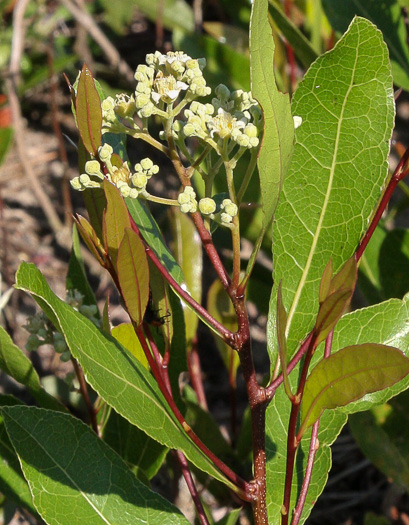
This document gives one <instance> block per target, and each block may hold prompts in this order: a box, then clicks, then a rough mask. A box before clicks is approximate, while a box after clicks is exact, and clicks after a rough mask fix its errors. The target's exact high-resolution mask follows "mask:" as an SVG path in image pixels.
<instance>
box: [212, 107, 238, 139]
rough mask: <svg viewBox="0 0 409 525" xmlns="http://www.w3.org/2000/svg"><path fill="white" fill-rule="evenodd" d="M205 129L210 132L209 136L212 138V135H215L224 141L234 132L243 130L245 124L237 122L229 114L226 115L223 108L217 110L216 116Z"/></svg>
mask: <svg viewBox="0 0 409 525" xmlns="http://www.w3.org/2000/svg"><path fill="white" fill-rule="evenodd" d="M207 127H208V128H209V130H210V136H211V137H212V138H213V136H214V134H215V133H217V134H218V135H219V137H220V138H221V139H225V138H228V137H230V136H231V134H232V132H233V131H234V130H241V129H244V127H245V123H244V122H242V121H241V120H237V118H235V117H233V115H232V114H231V113H228V112H227V111H225V110H224V109H223V108H219V110H218V112H217V115H216V116H215V117H213V118H212V119H211V120H209V122H208V123H207Z"/></svg>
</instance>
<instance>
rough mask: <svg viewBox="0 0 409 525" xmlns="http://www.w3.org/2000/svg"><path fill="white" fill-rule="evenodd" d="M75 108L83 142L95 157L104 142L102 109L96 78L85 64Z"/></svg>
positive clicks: (79, 82)
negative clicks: (102, 137)
mask: <svg viewBox="0 0 409 525" xmlns="http://www.w3.org/2000/svg"><path fill="white" fill-rule="evenodd" d="M75 109H76V116H77V125H78V131H79V133H80V135H81V139H82V142H83V144H84V146H85V148H86V150H87V151H88V153H91V154H92V155H94V157H95V156H97V154H98V148H99V146H101V144H102V139H101V136H102V135H101V128H102V109H101V101H100V98H99V95H98V91H97V89H96V87H95V83H94V78H93V76H92V74H91V71H90V70H89V69H88V67H87V66H86V65H85V64H84V65H83V66H82V70H81V73H80V76H79V80H78V88H77V95H76V98H75Z"/></svg>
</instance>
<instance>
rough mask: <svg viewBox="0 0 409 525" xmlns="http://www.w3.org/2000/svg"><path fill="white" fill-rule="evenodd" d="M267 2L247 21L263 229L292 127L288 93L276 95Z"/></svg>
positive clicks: (290, 143) (286, 164) (290, 147)
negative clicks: (259, 122) (259, 123)
mask: <svg viewBox="0 0 409 525" xmlns="http://www.w3.org/2000/svg"><path fill="white" fill-rule="evenodd" d="M267 15H268V0H258V1H255V2H253V9H252V14H251V21H250V71H251V91H252V94H253V96H254V97H255V98H256V99H257V101H258V102H259V103H260V105H261V107H262V109H263V114H264V135H263V141H262V146H261V150H260V153H259V158H258V171H259V176H260V187H261V196H262V201H263V228H266V227H267V226H268V224H269V223H270V221H271V219H272V217H273V213H274V210H275V208H276V205H277V201H278V197H279V194H280V191H281V186H282V182H283V179H284V176H285V175H286V173H287V170H288V168H289V165H290V162H291V156H292V153H293V141H294V124H293V119H292V116H291V107H290V99H289V96H288V94H283V93H280V92H279V91H278V89H277V86H276V83H275V76H274V71H273V60H274V48H275V46H274V40H273V35H272V31H271V27H270V24H269V22H268V17H267Z"/></svg>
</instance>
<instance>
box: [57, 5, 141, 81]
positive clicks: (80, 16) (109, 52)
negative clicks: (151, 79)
mask: <svg viewBox="0 0 409 525" xmlns="http://www.w3.org/2000/svg"><path fill="white" fill-rule="evenodd" d="M61 3H62V4H63V5H64V6H65V7H66V8H67V9H68V11H69V12H70V13H71V14H72V16H73V17H74V18H75V20H77V22H78V23H79V24H81V25H82V26H83V27H84V28H85V29H86V30H87V32H88V33H89V34H90V35H91V36H92V38H93V39H94V40H95V42H96V43H97V44H98V45H99V46H100V48H101V49H102V51H103V52H104V54H105V56H106V58H107V60H108V62H109V63H110V64H111V66H112V67H114V68H117V69H118V71H119V73H120V74H121V75H123V76H124V77H125V78H126V80H127V81H128V82H129V83H131V84H132V83H133V82H134V81H135V79H134V71H132V69H131V68H130V67H129V66H128V64H127V63H126V62H125V61H124V60H122V59H121V56H120V54H119V53H118V50H117V49H116V48H115V47H114V46H113V45H112V43H111V42H110V40H109V39H108V38H107V37H106V36H105V34H104V33H103V32H102V31H101V29H100V28H99V27H98V25H97V24H96V23H95V21H94V19H93V18H92V17H91V16H90V15H89V14H88V13H87V12H86V11H85V10H84V9H82V8H80V7H78V6H77V5H76V4H74V2H71V0H61Z"/></svg>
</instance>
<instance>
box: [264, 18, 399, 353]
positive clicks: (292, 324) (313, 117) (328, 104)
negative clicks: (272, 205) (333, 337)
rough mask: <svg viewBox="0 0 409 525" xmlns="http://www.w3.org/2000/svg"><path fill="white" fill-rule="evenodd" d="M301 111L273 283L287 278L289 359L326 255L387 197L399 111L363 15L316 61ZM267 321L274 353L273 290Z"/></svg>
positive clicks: (296, 102) (341, 256)
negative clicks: (382, 196)
mask: <svg viewBox="0 0 409 525" xmlns="http://www.w3.org/2000/svg"><path fill="white" fill-rule="evenodd" d="M293 113H294V114H295V115H299V116H301V117H302V119H303V123H302V124H301V126H300V127H299V128H298V129H297V130H296V145H295V150H294V155H293V161H292V164H291V168H290V171H289V173H288V175H287V177H286V179H285V183H284V187H283V191H282V193H281V197H280V200H279V203H278V206H277V210H276V214H275V224H274V231H273V247H274V281H275V283H278V282H279V280H280V279H282V280H283V302H284V306H285V307H286V309H287V311H288V324H287V335H288V339H287V344H288V354H289V358H290V357H291V356H292V355H293V354H294V352H295V350H296V348H297V347H298V345H299V342H300V341H301V340H302V339H303V338H304V337H305V336H306V335H307V333H308V332H309V331H310V330H311V329H312V326H313V324H314V321H315V316H316V312H317V309H318V295H319V285H320V279H321V276H322V273H323V271H324V268H325V266H326V264H327V263H328V260H329V258H330V257H331V258H332V262H333V267H334V271H335V272H337V271H338V270H339V268H340V267H341V266H342V265H343V264H344V263H345V262H346V260H347V259H348V258H349V257H351V255H352V254H353V253H354V251H355V249H356V246H357V245H358V242H359V240H360V239H361V237H362V235H363V233H364V232H365V230H366V228H367V225H368V220H369V218H370V216H371V214H372V211H373V209H374V207H375V205H376V204H377V202H378V199H379V197H380V191H381V188H382V185H383V184H384V181H385V179H386V176H387V158H388V152H389V140H390V137H391V132H392V127H393V116H394V101H393V91H392V77H391V73H390V65H389V61H388V51H387V48H386V45H385V44H384V42H383V41H382V34H381V33H380V31H378V30H377V29H376V28H375V27H374V26H373V25H372V24H371V23H370V22H368V21H367V20H364V19H360V18H357V19H355V20H354V22H353V23H352V24H351V26H350V28H349V30H348V32H347V33H346V34H345V35H344V37H343V38H342V39H341V40H340V41H339V42H338V43H337V45H336V46H335V48H334V49H333V50H331V51H330V52H328V53H326V54H325V55H323V56H321V57H320V58H319V59H318V60H317V61H316V62H314V64H313V65H312V66H311V68H310V70H309V71H308V72H307V74H306V76H305V78H304V80H303V81H302V82H301V84H300V86H299V88H298V90H297V91H296V93H295V95H294V98H293ZM276 290H277V284H276V285H275V287H274V289H273V294H272V300H271V303H270V312H269V322H268V345H269V351H270V352H271V353H272V354H273V355H275V354H276V350H277V349H276V341H275V338H274V334H275V324H276V319H275V316H276V314H275V312H276V306H275V295H276Z"/></svg>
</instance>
